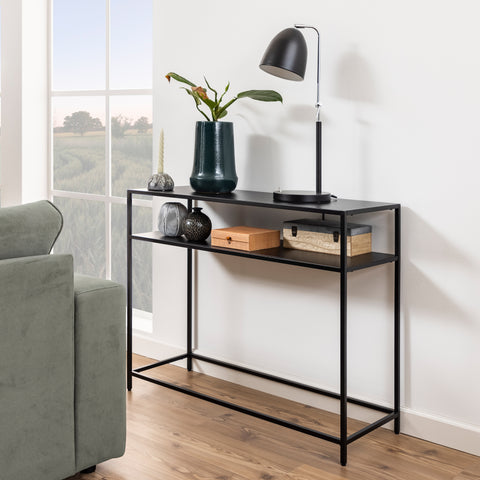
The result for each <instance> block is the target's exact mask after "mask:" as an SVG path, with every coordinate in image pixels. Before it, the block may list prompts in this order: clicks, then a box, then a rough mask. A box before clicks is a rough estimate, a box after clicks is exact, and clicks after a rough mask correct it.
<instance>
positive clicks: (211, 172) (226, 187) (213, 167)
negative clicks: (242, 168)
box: [190, 122, 238, 193]
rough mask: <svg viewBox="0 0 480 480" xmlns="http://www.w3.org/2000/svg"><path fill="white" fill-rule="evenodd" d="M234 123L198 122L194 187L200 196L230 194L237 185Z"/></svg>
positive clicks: (194, 159) (192, 179)
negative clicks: (202, 194)
mask: <svg viewBox="0 0 480 480" xmlns="http://www.w3.org/2000/svg"><path fill="white" fill-rule="evenodd" d="M237 180H238V177H237V174H236V172H235V151H234V144H233V123H232V122H197V124H196V126H195V154H194V158H193V170H192V176H191V177H190V185H191V186H192V188H193V189H194V190H195V191H196V192H200V193H230V192H232V191H233V190H235V187H236V186H237Z"/></svg>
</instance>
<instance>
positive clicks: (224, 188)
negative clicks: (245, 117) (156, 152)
mask: <svg viewBox="0 0 480 480" xmlns="http://www.w3.org/2000/svg"><path fill="white" fill-rule="evenodd" d="M166 78H167V80H168V81H169V82H170V80H171V79H173V80H176V81H177V82H180V83H183V84H186V85H188V87H181V88H182V89H183V90H185V91H186V92H187V94H188V95H189V96H190V97H192V98H193V100H194V102H195V107H196V109H197V110H198V111H199V112H200V114H201V115H202V116H203V117H204V118H205V120H204V121H199V122H197V124H196V127H195V154H194V162H193V171H192V175H191V177H190V185H191V186H192V188H193V189H194V190H195V191H197V192H203V193H230V192H232V191H233V190H235V187H236V186H237V174H236V172H235V152H234V142H233V123H231V122H221V121H220V119H222V118H224V117H225V116H226V115H227V113H228V108H230V106H231V105H232V104H233V103H235V102H236V101H237V100H239V99H241V98H250V99H252V100H258V101H261V102H282V96H281V95H280V94H279V93H277V92H275V91H273V90H247V91H245V92H240V93H238V94H237V95H236V96H234V97H233V98H232V99H231V100H229V101H226V100H225V94H226V93H227V92H228V91H229V88H230V82H228V84H227V86H226V87H225V90H224V91H223V93H222V94H221V95H219V94H218V92H217V91H216V90H215V89H214V88H212V87H211V86H210V84H209V83H208V81H207V79H206V78H205V85H206V87H207V88H204V87H202V86H198V85H195V84H194V83H193V82H191V81H190V80H187V79H186V78H184V77H182V76H180V75H178V74H176V73H173V72H170V73H168V74H167V75H166ZM207 89H208V90H209V91H210V92H211V96H212V98H210V97H209V96H208V94H207ZM205 107H206V108H205Z"/></svg>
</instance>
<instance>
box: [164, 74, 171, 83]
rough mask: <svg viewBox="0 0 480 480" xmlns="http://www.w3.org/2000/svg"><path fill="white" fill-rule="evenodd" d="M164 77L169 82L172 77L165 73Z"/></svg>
mask: <svg viewBox="0 0 480 480" xmlns="http://www.w3.org/2000/svg"><path fill="white" fill-rule="evenodd" d="M165 78H166V79H167V80H168V82H169V83H170V79H171V78H172V77H171V76H170V75H165Z"/></svg>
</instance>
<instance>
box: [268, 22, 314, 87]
mask: <svg viewBox="0 0 480 480" xmlns="http://www.w3.org/2000/svg"><path fill="white" fill-rule="evenodd" d="M306 65H307V43H306V42H305V38H304V37H303V35H302V34H301V33H300V32H299V31H298V30H297V29H296V28H286V29H285V30H282V31H281V32H280V33H279V34H278V35H276V36H275V37H274V38H273V40H272V41H271V42H270V45H268V47H267V50H265V53H264V55H263V58H262V61H261V62H260V68H261V69H262V70H263V71H265V72H267V73H270V74H271V75H275V76H276V77H280V78H284V79H286V80H294V81H297V82H299V81H301V80H303V78H304V76H305V68H306Z"/></svg>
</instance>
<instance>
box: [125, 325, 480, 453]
mask: <svg viewBox="0 0 480 480" xmlns="http://www.w3.org/2000/svg"><path fill="white" fill-rule="evenodd" d="M133 351H134V352H135V353H137V354H139V355H144V356H146V357H150V358H154V359H163V358H168V357H172V356H175V355H180V354H182V353H184V352H185V350H184V349H181V348H178V347H175V346H172V345H166V344H164V343H161V342H158V341H156V340H152V339H151V338H148V337H146V336H142V335H141V334H138V333H135V334H134V338H133ZM197 353H200V352H197ZM219 360H221V359H219ZM175 365H178V366H181V367H183V368H186V361H185V360H182V361H180V362H176V363H175ZM242 366H245V367H247V368H248V367H249V366H248V365H242ZM194 370H195V371H197V372H201V373H205V374H207V375H210V376H213V377H216V378H220V379H222V380H226V381H229V382H233V383H236V384H239V385H243V386H245V387H248V388H253V389H255V390H260V391H262V392H265V393H269V394H271V395H276V396H279V397H282V398H287V399H289V400H292V401H296V402H300V403H303V404H306V405H311V406H313V407H316V408H321V409H323V410H327V411H329V412H334V413H339V403H338V401H337V400H335V399H331V398H328V397H323V396H320V395H316V394H314V393H310V392H306V391H304V390H299V389H297V388H292V387H288V386H287V385H282V384H280V383H275V382H271V381H269V380H264V379H262V378H258V377H254V376H251V375H246V374H243V373H240V372H237V371H234V370H228V369H226V368H222V367H218V366H216V365H212V364H209V363H206V362H201V364H200V363H199V362H194ZM266 373H271V374H273V375H275V374H276V375H278V372H266ZM292 380H298V379H292ZM315 386H316V387H318V388H326V387H325V386H321V385H315ZM326 389H327V390H328V389H329V388H326ZM362 400H366V401H370V402H373V403H379V402H376V401H375V400H372V399H368V398H362ZM348 415H349V417H351V418H354V419H357V420H361V421H364V422H373V421H375V420H377V419H378V418H379V413H378V412H375V411H372V410H369V409H366V408H362V407H359V406H357V405H352V404H349V406H348ZM392 423H393V422H390V423H389V424H387V425H385V427H384V428H387V429H390V430H391V429H392V428H393V425H392ZM401 432H402V433H404V434H406V435H411V436H412V437H417V438H421V439H422V440H427V441H429V442H433V443H437V444H440V445H444V446H446V447H450V448H454V449H456V450H460V451H463V452H466V453H471V454H473V455H477V456H480V427H478V426H475V425H468V424H463V423H460V422H456V421H453V420H451V419H448V418H444V417H440V416H435V415H430V414H426V413H421V412H416V411H414V410H411V409H409V408H405V407H402V409H401Z"/></svg>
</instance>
